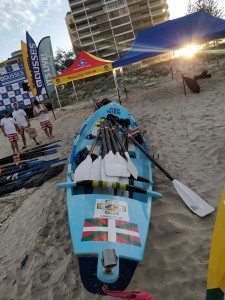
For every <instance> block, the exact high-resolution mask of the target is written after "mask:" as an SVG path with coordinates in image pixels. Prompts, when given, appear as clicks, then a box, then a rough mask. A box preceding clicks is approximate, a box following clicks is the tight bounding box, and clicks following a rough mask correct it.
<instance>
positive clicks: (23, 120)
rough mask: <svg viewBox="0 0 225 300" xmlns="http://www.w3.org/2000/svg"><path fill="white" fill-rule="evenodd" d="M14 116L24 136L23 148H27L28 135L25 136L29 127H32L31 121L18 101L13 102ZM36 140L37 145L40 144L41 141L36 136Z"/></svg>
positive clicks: (20, 132)
mask: <svg viewBox="0 0 225 300" xmlns="http://www.w3.org/2000/svg"><path fill="white" fill-rule="evenodd" d="M13 109H14V111H13V113H12V115H13V118H14V120H15V121H16V124H17V125H18V127H19V131H18V133H19V134H20V135H21V137H22V141H23V148H22V149H25V148H27V141H26V137H25V132H27V133H28V128H29V127H30V121H29V118H28V116H27V114H26V112H25V111H24V110H23V109H21V108H19V105H18V103H17V102H15V103H13ZM33 140H34V142H35V144H36V145H39V144H40V143H38V142H37V140H36V137H34V138H33Z"/></svg>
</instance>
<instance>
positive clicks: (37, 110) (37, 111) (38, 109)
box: [33, 100, 54, 140]
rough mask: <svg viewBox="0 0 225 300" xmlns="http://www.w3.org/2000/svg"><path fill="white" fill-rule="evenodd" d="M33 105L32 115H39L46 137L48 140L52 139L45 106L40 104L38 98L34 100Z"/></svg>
mask: <svg viewBox="0 0 225 300" xmlns="http://www.w3.org/2000/svg"><path fill="white" fill-rule="evenodd" d="M34 105H35V106H34V108H33V113H34V116H35V117H39V122H40V125H41V128H42V129H43V130H44V132H45V134H46V135H47V137H48V138H49V139H50V140H51V139H53V138H54V135H52V123H51V121H50V120H49V117H48V109H47V108H46V107H45V105H44V104H40V103H39V102H38V100H34Z"/></svg>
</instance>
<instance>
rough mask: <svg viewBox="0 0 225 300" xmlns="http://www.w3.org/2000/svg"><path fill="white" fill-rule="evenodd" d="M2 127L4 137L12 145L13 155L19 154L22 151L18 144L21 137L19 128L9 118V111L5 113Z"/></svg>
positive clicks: (0, 124)
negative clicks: (18, 132)
mask: <svg viewBox="0 0 225 300" xmlns="http://www.w3.org/2000/svg"><path fill="white" fill-rule="evenodd" d="M0 126H1V130H2V132H3V134H4V136H5V137H7V138H8V140H9V142H10V144H11V148H12V151H13V153H14V154H16V153H19V152H20V151H19V146H18V142H17V141H18V140H19V136H18V134H17V131H18V130H19V127H18V126H17V124H16V121H15V120H14V119H13V118H11V117H9V112H8V111H7V110H5V111H4V118H2V119H1V123H0ZM16 151H17V152H16Z"/></svg>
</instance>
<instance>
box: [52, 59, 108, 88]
mask: <svg viewBox="0 0 225 300" xmlns="http://www.w3.org/2000/svg"><path fill="white" fill-rule="evenodd" d="M110 71H112V65H111V64H105V65H103V66H98V67H94V68H90V69H87V70H84V71H81V72H77V73H73V74H69V75H65V76H62V77H55V78H53V79H52V81H53V83H54V85H60V84H63V83H67V82H71V81H75V80H79V79H84V78H87V77H90V76H95V75H98V74H102V73H106V72H110Z"/></svg>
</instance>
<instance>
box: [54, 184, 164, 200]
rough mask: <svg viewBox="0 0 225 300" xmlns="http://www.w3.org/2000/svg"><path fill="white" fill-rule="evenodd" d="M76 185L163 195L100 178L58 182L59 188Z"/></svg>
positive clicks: (153, 195) (157, 195)
mask: <svg viewBox="0 0 225 300" xmlns="http://www.w3.org/2000/svg"><path fill="white" fill-rule="evenodd" d="M76 186H91V187H93V188H110V189H115V190H123V191H129V192H136V193H141V194H147V195H150V196H152V197H154V198H158V199H161V198H162V195H161V194H160V193H157V192H155V191H150V190H146V189H143V188H142V187H139V186H135V185H130V184H123V183H119V182H109V181H98V180H83V181H77V182H61V183H57V185H56V187H57V188H61V189H62V188H71V187H76Z"/></svg>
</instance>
